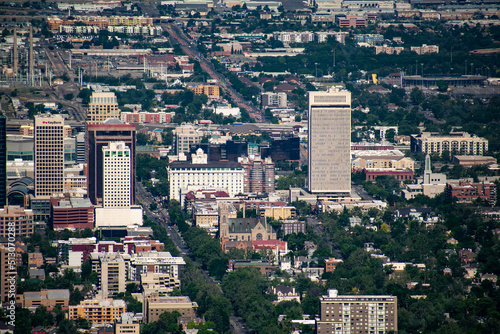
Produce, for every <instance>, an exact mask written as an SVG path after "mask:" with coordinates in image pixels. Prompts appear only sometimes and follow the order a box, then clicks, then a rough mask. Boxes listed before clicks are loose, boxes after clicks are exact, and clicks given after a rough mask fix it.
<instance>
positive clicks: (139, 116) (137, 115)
mask: <svg viewBox="0 0 500 334" xmlns="http://www.w3.org/2000/svg"><path fill="white" fill-rule="evenodd" d="M174 116H175V112H163V111H161V112H148V111H141V112H122V113H120V119H121V121H122V122H124V123H160V124H163V123H170V122H171V121H172V118H174Z"/></svg>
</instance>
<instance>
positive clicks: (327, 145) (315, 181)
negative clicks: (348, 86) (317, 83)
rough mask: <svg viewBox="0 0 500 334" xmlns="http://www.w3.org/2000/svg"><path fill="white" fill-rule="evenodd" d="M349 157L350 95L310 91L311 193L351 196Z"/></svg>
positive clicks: (331, 89) (309, 176)
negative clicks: (348, 194) (347, 194)
mask: <svg viewBox="0 0 500 334" xmlns="http://www.w3.org/2000/svg"><path fill="white" fill-rule="evenodd" d="M350 154H351V93H350V92H348V91H345V90H339V89H335V88H330V90H328V91H326V92H324V91H323V92H309V175H308V189H309V191H310V192H311V193H319V194H339V195H345V194H346V193H350V191H351V168H350V164H351V163H350V159H351V157H350Z"/></svg>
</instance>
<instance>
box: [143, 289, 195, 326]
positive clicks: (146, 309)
mask: <svg viewBox="0 0 500 334" xmlns="http://www.w3.org/2000/svg"><path fill="white" fill-rule="evenodd" d="M197 307H198V304H197V303H196V302H192V301H191V299H189V297H186V296H178V297H161V296H159V295H151V296H147V297H145V298H144V303H143V314H144V316H145V318H144V322H145V323H150V322H153V321H158V319H159V318H160V315H161V314H162V313H163V312H172V311H178V312H179V313H180V314H181V317H180V322H181V323H184V324H187V323H188V322H190V321H194V320H195V318H196V313H195V309H196V308H197Z"/></svg>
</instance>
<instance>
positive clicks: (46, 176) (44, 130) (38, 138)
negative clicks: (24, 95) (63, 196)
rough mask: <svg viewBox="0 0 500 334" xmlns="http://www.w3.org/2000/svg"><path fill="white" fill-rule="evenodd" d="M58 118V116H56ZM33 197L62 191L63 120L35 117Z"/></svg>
mask: <svg viewBox="0 0 500 334" xmlns="http://www.w3.org/2000/svg"><path fill="white" fill-rule="evenodd" d="M57 116H59V115H57ZM33 151H34V152H33V155H34V165H35V197H37V198H39V197H46V196H51V195H52V194H54V193H62V192H63V190H64V119H63V118H62V117H55V116H54V117H38V116H35V144H34V150H33Z"/></svg>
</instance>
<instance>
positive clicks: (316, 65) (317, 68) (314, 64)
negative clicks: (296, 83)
mask: <svg viewBox="0 0 500 334" xmlns="http://www.w3.org/2000/svg"><path fill="white" fill-rule="evenodd" d="M314 65H316V79H317V78H318V63H314Z"/></svg>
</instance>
